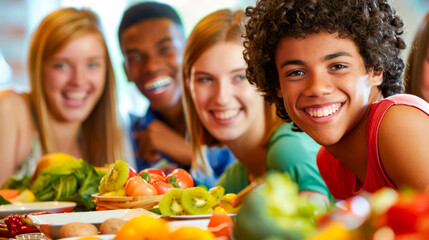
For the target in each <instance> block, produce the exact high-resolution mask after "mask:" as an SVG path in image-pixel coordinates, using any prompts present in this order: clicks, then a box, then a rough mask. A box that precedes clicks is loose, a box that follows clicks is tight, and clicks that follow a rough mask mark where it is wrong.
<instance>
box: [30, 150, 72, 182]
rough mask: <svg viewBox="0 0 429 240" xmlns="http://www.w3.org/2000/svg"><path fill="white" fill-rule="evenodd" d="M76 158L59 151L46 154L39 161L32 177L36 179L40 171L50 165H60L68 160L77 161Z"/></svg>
mask: <svg viewBox="0 0 429 240" xmlns="http://www.w3.org/2000/svg"><path fill="white" fill-rule="evenodd" d="M75 160H77V159H76V158H75V157H73V156H72V155H70V154H67V153H61V152H58V153H48V154H45V155H43V156H42V157H41V158H40V159H39V161H38V162H37V167H36V170H35V171H34V173H33V176H32V179H33V180H34V179H36V177H37V175H38V174H39V172H40V171H42V170H43V169H45V168H47V167H49V166H53V165H59V164H63V163H65V162H68V161H75Z"/></svg>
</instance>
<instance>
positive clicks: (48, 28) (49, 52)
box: [0, 8, 126, 183]
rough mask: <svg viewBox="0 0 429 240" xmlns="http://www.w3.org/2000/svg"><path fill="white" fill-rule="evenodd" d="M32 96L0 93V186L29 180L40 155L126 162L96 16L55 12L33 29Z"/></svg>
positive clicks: (99, 163) (72, 10)
mask: <svg viewBox="0 0 429 240" xmlns="http://www.w3.org/2000/svg"><path fill="white" fill-rule="evenodd" d="M28 69H29V78H30V86H31V91H30V92H28V93H17V92H15V91H12V90H5V91H2V92H0V115H1V118H0V159H1V163H2V166H3V167H2V169H1V170H0V173H1V174H0V176H1V178H0V183H1V182H3V181H4V180H5V179H6V178H8V177H10V176H11V175H17V176H23V175H29V174H31V173H32V171H34V168H35V165H36V164H37V160H38V159H39V158H40V157H41V156H42V155H43V154H47V153H55V152H63V153H67V154H70V155H73V156H75V157H77V158H83V159H84V160H86V161H88V162H89V163H91V164H94V165H96V166H102V165H104V164H106V163H112V162H114V161H115V160H117V159H125V158H126V156H125V153H126V151H125V150H124V144H123V139H125V138H124V135H123V134H122V130H121V128H120V125H119V120H118V119H119V117H118V115H117V109H116V93H115V77H114V73H113V68H112V63H111V60H110V58H109V53H108V50H107V46H106V42H105V40H104V36H103V33H102V30H101V26H100V22H99V20H98V17H97V16H96V15H95V13H93V12H92V11H90V10H86V9H75V8H62V9H58V10H56V11H53V12H52V13H50V14H49V15H48V16H46V17H45V18H44V19H43V20H42V22H41V23H40V25H39V26H38V27H37V29H36V30H35V32H34V34H33V36H32V39H31V43H30V47H29V56H28Z"/></svg>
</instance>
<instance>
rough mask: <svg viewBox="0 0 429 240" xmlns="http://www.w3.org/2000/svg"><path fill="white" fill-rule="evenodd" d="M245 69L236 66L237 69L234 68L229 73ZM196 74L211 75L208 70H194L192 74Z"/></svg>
mask: <svg viewBox="0 0 429 240" xmlns="http://www.w3.org/2000/svg"><path fill="white" fill-rule="evenodd" d="M244 70H246V68H238V69H234V70H232V71H230V72H229V73H236V72H241V71H244ZM198 74H203V75H212V73H209V72H205V71H195V72H194V75H198Z"/></svg>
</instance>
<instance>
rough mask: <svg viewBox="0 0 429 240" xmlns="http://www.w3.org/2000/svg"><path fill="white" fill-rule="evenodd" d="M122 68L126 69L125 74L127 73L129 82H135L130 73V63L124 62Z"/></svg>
mask: <svg viewBox="0 0 429 240" xmlns="http://www.w3.org/2000/svg"><path fill="white" fill-rule="evenodd" d="M122 67H123V68H124V72H125V75H126V76H127V80H128V82H134V80H133V79H132V78H131V75H130V73H129V72H128V69H129V68H128V63H127V62H126V60H124V61H123V62H122Z"/></svg>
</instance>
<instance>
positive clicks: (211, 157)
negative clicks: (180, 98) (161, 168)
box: [130, 108, 235, 187]
mask: <svg viewBox="0 0 429 240" xmlns="http://www.w3.org/2000/svg"><path fill="white" fill-rule="evenodd" d="M130 119H131V131H132V132H134V131H140V130H143V129H145V128H146V127H147V126H148V125H149V124H150V123H151V122H152V121H153V120H156V119H157V120H160V121H162V122H164V120H163V118H162V116H161V115H159V114H158V113H156V112H154V111H153V110H152V109H151V108H149V109H148V110H147V112H146V115H145V116H144V117H137V116H135V115H132V114H130ZM131 139H132V145H133V150H134V152H135V151H136V150H137V147H138V142H137V141H136V140H135V139H134V138H133V137H131ZM160 154H161V155H162V158H164V159H165V160H167V161H168V163H174V164H177V165H178V166H177V167H178V168H183V169H185V170H186V171H188V172H189V170H190V166H186V165H183V164H181V163H178V162H175V161H174V160H173V159H171V158H169V157H168V156H166V155H165V154H163V153H160ZM205 154H206V155H207V159H208V161H209V163H210V165H211V167H212V169H213V171H214V174H215V178H216V180H217V177H218V176H220V175H221V174H222V173H223V171H224V170H225V168H226V167H227V166H229V165H230V164H231V163H232V162H234V161H235V156H234V155H233V154H232V153H231V151H229V149H228V148H226V147H224V148H217V147H212V148H207V151H206V153H205ZM156 164H157V163H149V162H147V161H145V160H144V159H142V158H139V157H136V167H137V170H138V171H141V170H143V169H145V168H150V167H153V166H155V165H156ZM194 180H195V184H196V185H198V184H200V182H201V183H202V184H204V183H205V182H206V181H204V180H203V179H201V180H199V179H194ZM210 182H212V181H210ZM214 182H216V181H214ZM204 185H208V184H204ZM207 187H209V186H207Z"/></svg>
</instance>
